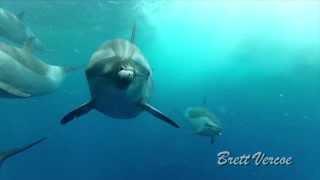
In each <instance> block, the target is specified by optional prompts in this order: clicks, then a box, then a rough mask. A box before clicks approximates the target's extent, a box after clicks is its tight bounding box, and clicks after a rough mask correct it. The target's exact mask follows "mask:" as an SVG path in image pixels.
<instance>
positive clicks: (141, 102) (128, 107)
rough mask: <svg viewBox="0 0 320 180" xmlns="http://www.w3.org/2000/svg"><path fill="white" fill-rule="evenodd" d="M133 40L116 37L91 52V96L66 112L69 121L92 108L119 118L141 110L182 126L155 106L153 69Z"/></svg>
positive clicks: (135, 114) (63, 119) (66, 120)
mask: <svg viewBox="0 0 320 180" xmlns="http://www.w3.org/2000/svg"><path fill="white" fill-rule="evenodd" d="M135 29H136V26H134V28H133V30H132V34H131V38H130V40H131V41H128V40H124V39H115V40H112V41H109V42H106V43H104V44H102V46H100V48H98V50H97V51H96V52H94V54H93V55H92V56H91V59H90V63H89V65H88V67H87V69H86V77H87V81H88V84H89V88H90V93H91V100H90V101H88V102H87V103H85V104H83V105H81V106H80V107H78V108H76V109H75V110H73V111H71V112H70V113H68V114H67V115H65V116H64V117H63V118H62V120H61V124H66V123H68V122H70V121H72V120H73V119H75V118H77V117H80V116H82V115H84V114H86V113H88V112H90V111H91V110H92V109H96V110H97V111H99V112H101V113H103V114H105V115H107V116H109V117H112V118H116V119H131V118H134V117H136V116H138V115H139V114H140V113H141V112H143V111H146V112H149V113H150V114H151V115H153V116H154V117H156V118H158V119H160V120H162V121H164V122H166V123H168V124H170V125H171V126H173V127H175V128H179V125H178V124H176V123H175V122H174V121H173V120H172V119H171V118H169V117H168V116H166V115H165V114H163V113H162V112H161V111H159V110H158V109H156V108H155V107H153V106H151V105H150V104H149V103H148V99H149V96H150V93H151V88H152V70H151V67H150V65H149V63H148V61H147V59H146V58H145V57H144V56H143V54H142V53H141V51H140V49H139V48H138V47H137V46H136V45H135V44H134V40H135V34H136V33H135Z"/></svg>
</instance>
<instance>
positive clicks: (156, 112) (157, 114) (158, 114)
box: [141, 103, 180, 128]
mask: <svg viewBox="0 0 320 180" xmlns="http://www.w3.org/2000/svg"><path fill="white" fill-rule="evenodd" d="M141 107H142V108H143V109H144V110H146V111H148V112H149V113H151V114H152V115H153V116H155V117H157V118H159V119H161V120H163V121H164V122H166V123H168V124H170V125H171V126H173V127H175V128H180V127H179V125H178V124H177V123H175V122H174V121H173V120H172V119H170V118H169V117H167V116H166V115H164V114H163V113H162V112H160V111H159V110H158V109H156V108H155V107H153V106H151V105H150V104H147V103H141Z"/></svg>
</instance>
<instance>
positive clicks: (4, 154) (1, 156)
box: [0, 138, 47, 167]
mask: <svg viewBox="0 0 320 180" xmlns="http://www.w3.org/2000/svg"><path fill="white" fill-rule="evenodd" d="M46 139H47V138H41V139H39V140H37V141H35V142H33V143H30V144H27V145H25V146H23V147H20V148H15V149H11V150H8V151H6V152H2V153H0V167H1V165H2V164H3V163H4V161H6V160H7V159H9V158H11V157H13V156H15V155H17V154H20V153H22V152H24V151H26V150H28V149H30V148H32V147H33V146H35V145H37V144H40V143H41V142H43V141H45V140H46Z"/></svg>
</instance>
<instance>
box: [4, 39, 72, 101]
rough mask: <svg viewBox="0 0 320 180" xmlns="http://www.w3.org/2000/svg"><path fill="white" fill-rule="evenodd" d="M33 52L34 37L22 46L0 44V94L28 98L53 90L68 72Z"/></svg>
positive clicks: (7, 96)
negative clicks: (47, 62) (44, 60)
mask: <svg viewBox="0 0 320 180" xmlns="http://www.w3.org/2000/svg"><path fill="white" fill-rule="evenodd" d="M76 69H77V68H71V67H70V68H66V67H60V66H55V65H49V64H46V63H45V62H43V61H42V60H40V59H38V58H37V57H35V56H33V55H32V39H29V40H28V41H27V42H26V43H25V45H24V47H23V48H17V47H14V46H10V45H7V44H5V43H0V97H5V98H28V97H32V96H41V95H45V94H49V93H52V92H54V91H55V90H56V89H57V88H58V87H60V84H61V83H62V81H63V80H64V78H65V75H66V73H67V72H70V71H73V70H76Z"/></svg>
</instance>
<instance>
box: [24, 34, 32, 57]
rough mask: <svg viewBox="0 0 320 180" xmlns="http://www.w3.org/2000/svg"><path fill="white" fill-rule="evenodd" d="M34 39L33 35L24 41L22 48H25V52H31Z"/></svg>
mask: <svg viewBox="0 0 320 180" xmlns="http://www.w3.org/2000/svg"><path fill="white" fill-rule="evenodd" d="M34 39H35V38H34V37H30V38H28V39H27V40H26V41H25V42H24V45H23V49H24V50H25V52H28V53H30V54H32V52H33V41H34Z"/></svg>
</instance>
